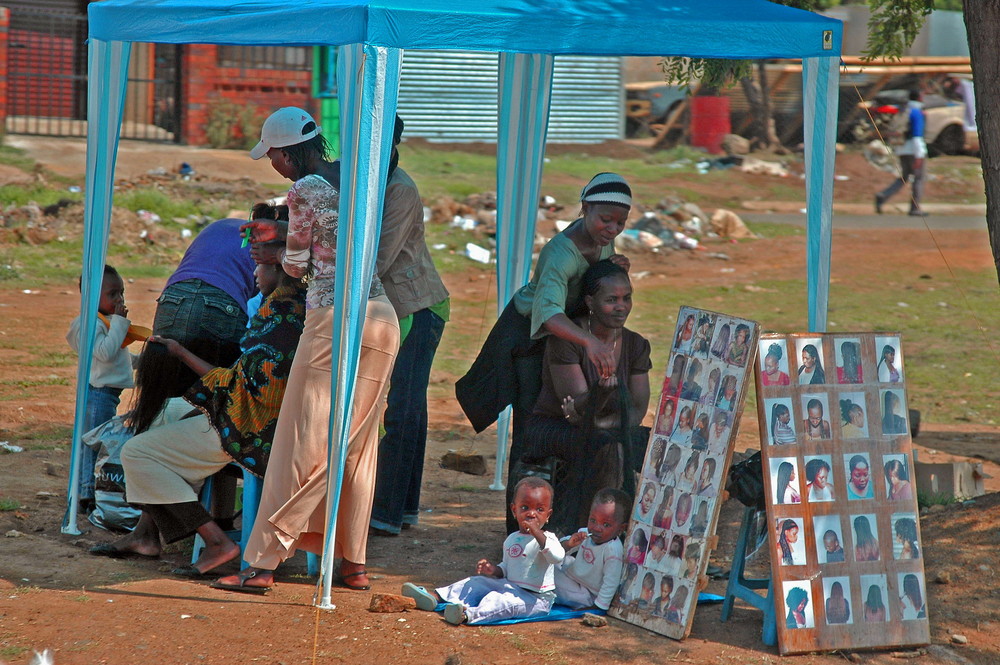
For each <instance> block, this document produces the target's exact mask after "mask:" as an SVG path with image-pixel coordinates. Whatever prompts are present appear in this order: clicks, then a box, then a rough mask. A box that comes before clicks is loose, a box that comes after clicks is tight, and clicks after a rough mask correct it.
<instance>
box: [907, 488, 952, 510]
mask: <svg viewBox="0 0 1000 665" xmlns="http://www.w3.org/2000/svg"><path fill="white" fill-rule="evenodd" d="M953 503H961V499H957V498H955V497H954V496H952V495H951V494H946V493H944V492H924V491H921V490H919V489H918V490H917V506H919V507H920V508H921V509H923V508H930V507H931V506H950V505H952V504H953Z"/></svg>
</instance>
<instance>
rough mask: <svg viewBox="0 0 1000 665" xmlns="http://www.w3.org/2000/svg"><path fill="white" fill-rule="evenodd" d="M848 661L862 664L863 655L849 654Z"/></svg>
mask: <svg viewBox="0 0 1000 665" xmlns="http://www.w3.org/2000/svg"><path fill="white" fill-rule="evenodd" d="M847 660H849V661H851V662H852V663H860V662H861V654H859V653H853V652H852V653H849V654H847Z"/></svg>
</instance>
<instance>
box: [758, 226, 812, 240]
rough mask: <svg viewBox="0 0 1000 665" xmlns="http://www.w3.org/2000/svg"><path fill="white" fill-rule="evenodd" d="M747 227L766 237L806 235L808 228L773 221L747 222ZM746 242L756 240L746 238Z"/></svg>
mask: <svg viewBox="0 0 1000 665" xmlns="http://www.w3.org/2000/svg"><path fill="white" fill-rule="evenodd" d="M747 228H748V229H750V230H751V231H753V232H754V233H756V234H757V235H759V236H762V237H764V238H784V237H787V236H804V235H805V234H806V230H805V228H803V227H800V226H796V225H795V224H773V223H771V222H747ZM745 242H754V241H753V240H746V241H745Z"/></svg>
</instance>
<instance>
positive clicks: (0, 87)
mask: <svg viewBox="0 0 1000 665" xmlns="http://www.w3.org/2000/svg"><path fill="white" fill-rule="evenodd" d="M9 27H10V10H9V9H7V8H6V7H0V134H4V133H5V129H4V128H5V127H6V125H7V33H8V29H9Z"/></svg>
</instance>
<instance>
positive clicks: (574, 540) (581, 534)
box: [566, 531, 587, 549]
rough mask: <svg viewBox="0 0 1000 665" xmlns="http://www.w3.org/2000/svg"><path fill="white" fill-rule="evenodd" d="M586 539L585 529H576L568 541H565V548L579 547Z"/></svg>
mask: <svg viewBox="0 0 1000 665" xmlns="http://www.w3.org/2000/svg"><path fill="white" fill-rule="evenodd" d="M586 539H587V532H586V531H577V532H576V533H574V534H573V535H572V536H570V537H569V540H568V541H566V544H567V545H568V547H567V548H566V549H572V548H574V547H579V546H580V545H581V544H582V543H583V541H585V540H586Z"/></svg>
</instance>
